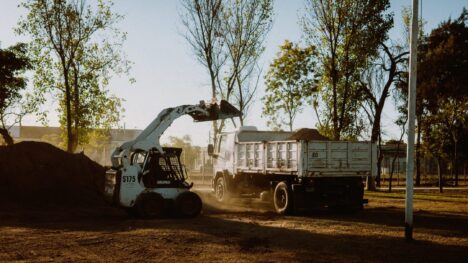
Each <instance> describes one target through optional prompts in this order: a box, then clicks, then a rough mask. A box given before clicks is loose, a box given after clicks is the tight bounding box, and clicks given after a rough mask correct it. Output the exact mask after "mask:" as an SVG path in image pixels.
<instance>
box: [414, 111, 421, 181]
mask: <svg viewBox="0 0 468 263" xmlns="http://www.w3.org/2000/svg"><path fill="white" fill-rule="evenodd" d="M416 140H417V141H416V183H415V185H416V186H420V185H421V116H418V136H417V139H416Z"/></svg>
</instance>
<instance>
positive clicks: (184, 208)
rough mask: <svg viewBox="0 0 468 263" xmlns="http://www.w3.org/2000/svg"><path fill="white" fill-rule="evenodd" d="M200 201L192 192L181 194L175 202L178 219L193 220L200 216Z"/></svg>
mask: <svg viewBox="0 0 468 263" xmlns="http://www.w3.org/2000/svg"><path fill="white" fill-rule="evenodd" d="M201 210H202V201H201V199H200V197H199V196H198V195H197V194H195V193H194V192H189V191H187V192H183V193H181V194H180V195H179V196H177V198H176V200H175V211H176V214H177V215H178V216H179V217H182V218H193V217H196V216H198V215H199V214H200V212H201Z"/></svg>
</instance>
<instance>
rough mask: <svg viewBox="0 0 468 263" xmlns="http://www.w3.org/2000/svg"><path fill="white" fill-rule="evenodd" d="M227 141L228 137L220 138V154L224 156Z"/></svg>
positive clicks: (222, 136)
mask: <svg viewBox="0 0 468 263" xmlns="http://www.w3.org/2000/svg"><path fill="white" fill-rule="evenodd" d="M226 140H227V136H226V135H221V136H220V137H219V145H218V153H219V154H224V152H225V151H226Z"/></svg>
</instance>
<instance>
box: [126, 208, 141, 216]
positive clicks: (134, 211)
mask: <svg viewBox="0 0 468 263" xmlns="http://www.w3.org/2000/svg"><path fill="white" fill-rule="evenodd" d="M125 212H127V215H128V216H129V217H133V218H136V217H139V215H140V214H139V213H138V209H137V207H136V206H132V207H127V208H125Z"/></svg>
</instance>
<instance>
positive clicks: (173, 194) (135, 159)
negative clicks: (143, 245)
mask: <svg viewBox="0 0 468 263" xmlns="http://www.w3.org/2000/svg"><path fill="white" fill-rule="evenodd" d="M163 150H164V153H160V152H159V151H157V150H150V151H148V152H145V151H137V152H133V153H131V154H130V160H131V164H130V165H129V166H128V167H127V168H126V169H120V168H122V167H113V168H111V169H110V170H108V171H107V172H106V182H105V191H104V193H105V197H106V199H107V200H108V201H110V202H111V203H113V204H115V205H118V206H124V207H126V210H127V212H128V213H129V214H130V215H132V216H139V217H144V218H154V217H159V216H161V215H163V214H168V213H171V214H176V215H180V216H182V217H193V216H196V215H198V213H199V212H200V210H201V206H202V204H201V200H200V198H199V197H198V196H197V195H196V194H195V193H192V192H190V191H189V189H190V188H191V187H192V185H193V184H189V183H187V181H186V178H187V172H186V170H185V167H184V165H182V163H181V162H180V155H181V153H182V149H180V148H167V147H164V148H163ZM117 158H118V157H117ZM117 163H121V162H117Z"/></svg>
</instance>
